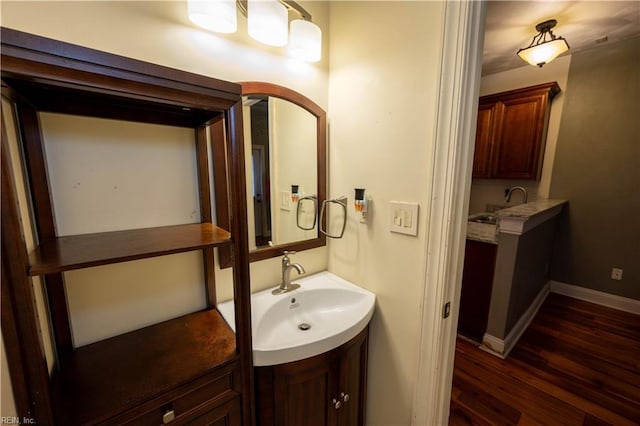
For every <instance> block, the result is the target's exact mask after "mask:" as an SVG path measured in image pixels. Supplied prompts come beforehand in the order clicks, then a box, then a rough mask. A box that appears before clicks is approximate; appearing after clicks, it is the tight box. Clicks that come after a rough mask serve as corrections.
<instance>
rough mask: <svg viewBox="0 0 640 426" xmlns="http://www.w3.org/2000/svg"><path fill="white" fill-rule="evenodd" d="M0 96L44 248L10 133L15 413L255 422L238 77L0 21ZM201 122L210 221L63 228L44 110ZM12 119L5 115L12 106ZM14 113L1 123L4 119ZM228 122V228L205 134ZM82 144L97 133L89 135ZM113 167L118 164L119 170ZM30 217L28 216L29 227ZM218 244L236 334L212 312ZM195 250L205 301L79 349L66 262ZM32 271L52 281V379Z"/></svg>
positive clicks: (69, 419) (200, 156) (8, 330)
mask: <svg viewBox="0 0 640 426" xmlns="http://www.w3.org/2000/svg"><path fill="white" fill-rule="evenodd" d="M1 39H2V96H3V98H4V99H7V100H8V101H9V102H11V104H12V108H13V111H14V116H15V122H16V125H17V126H18V128H19V133H18V134H19V135H20V136H19V138H18V139H19V140H18V145H19V147H18V148H17V149H19V150H21V151H22V153H23V155H24V169H25V171H26V174H27V182H28V184H27V186H28V188H26V191H27V193H28V194H30V198H31V199H30V200H29V202H28V203H29V204H30V205H31V207H32V215H33V221H34V223H35V228H36V229H35V231H36V235H37V241H38V245H37V247H36V249H35V250H33V251H32V252H31V253H29V254H27V250H26V245H25V240H24V235H23V228H22V223H21V217H20V211H19V208H18V203H17V195H16V193H17V181H16V179H15V176H14V175H13V174H12V167H11V166H12V162H11V160H10V159H9V152H8V150H9V148H8V141H7V134H6V132H5V131H3V133H2V168H1V170H2V331H3V336H4V338H5V345H6V348H7V359H8V364H9V368H10V373H11V378H12V384H13V388H14V393H15V399H16V406H17V409H18V415H19V416H20V417H25V418H32V419H33V420H34V421H35V422H36V423H37V424H39V425H64V426H72V425H84V424H92V425H93V424H107V425H120V424H135V425H147V424H148V425H158V424H162V423H172V422H175V423H179V424H226V425H240V424H246V425H251V424H253V423H254V422H255V419H254V410H253V365H252V346H251V326H250V312H251V308H250V286H249V255H248V243H247V224H246V198H245V196H244V194H245V188H246V183H245V173H244V152H243V149H244V148H243V141H242V110H241V109H242V106H241V105H242V104H241V102H242V100H241V87H240V86H239V85H237V84H234V83H229V82H224V81H220V80H216V79H213V78H209V77H205V76H201V75H196V74H191V73H188V72H184V71H180V70H176V69H170V68H166V67H162V66H159V65H155V64H150V63H146V62H141V61H137V60H133V59H129V58H125V57H121V56H116V55H112V54H108V53H104V52H99V51H96V50H92V49H87V48H83V47H79V46H75V45H71V44H67V43H62V42H59V41H56V40H51V39H47V38H43V37H38V36H34V35H31V34H26V33H22V32H19V31H14V30H9V29H6V28H2V37H1ZM41 111H45V112H54V113H63V114H73V115H80V116H90V117H98V118H109V119H114V120H126V121H132V122H142V123H154V124H163V125H168V126H176V127H182V128H191V129H193V130H194V131H193V135H194V144H193V152H194V158H196V159H197V165H198V167H197V185H198V193H199V195H200V209H201V212H200V213H201V214H200V216H201V218H202V223H188V224H181V225H174V226H161V227H154V228H144V229H132V230H126V231H115V232H100V233H93V234H85V235H73V236H58V235H57V231H56V223H55V219H54V212H53V205H52V196H51V193H50V183H49V181H48V175H47V162H46V156H45V152H44V146H43V140H42V135H41V128H40V124H39V115H38V114H39V112H41ZM3 118H4V117H3ZM7 124H13V123H5V122H4V120H3V126H2V127H3V128H6V127H5V126H6V125H7ZM213 125H218V126H219V125H223V126H225V131H226V132H225V133H226V135H227V140H226V141H225V140H220V138H218V139H216V138H212V139H211V143H212V144H219V145H220V146H222V147H223V148H222V152H225V150H226V151H227V153H228V159H229V168H228V169H227V170H225V171H223V173H227V174H228V179H229V182H230V183H229V185H230V191H229V192H230V194H241V195H239V196H237V197H234V196H233V195H230V198H231V199H230V203H229V205H230V210H231V215H232V217H234V218H236V220H234V221H233V222H232V223H231V226H230V227H229V229H222V228H219V227H217V226H216V225H215V224H214V223H213V222H212V216H213V215H212V211H211V188H210V184H209V176H210V174H211V170H210V167H209V163H210V162H209V155H210V154H209V148H208V145H207V138H208V132H209V131H210V128H211V126H213ZM86 143H91V141H90V140H89V141H87V142H86ZM114 173H117V171H114ZM27 226H28V225H27ZM214 247H229V248H230V249H231V250H232V252H233V262H234V263H233V268H234V271H233V272H234V273H233V278H234V284H233V285H234V293H235V312H236V332H235V333H234V332H233V331H232V330H231V329H230V327H229V326H228V324H227V323H226V322H225V321H224V319H223V318H222V316H221V315H220V313H219V312H218V310H217V309H216V303H217V302H216V295H215V275H214V267H215V265H214V261H215V259H214V254H213V253H214V252H213V250H214ZM187 251H200V252H201V254H202V259H203V268H204V271H203V276H204V283H203V285H204V287H205V291H204V292H203V294H205V297H206V300H205V301H204V304H205V305H206V309H204V310H202V311H198V312H192V313H189V314H187V315H183V316H181V317H178V318H174V319H171V320H168V321H164V322H161V323H158V324H154V325H151V326H149V327H145V328H142V329H139V330H135V331H132V332H128V333H125V334H121V335H118V336H115V337H112V338H109V339H106V340H102V341H99V342H96V343H92V344H89V345H86V346H82V347H79V348H76V347H74V346H73V343H72V338H71V330H70V326H69V318H68V307H67V304H66V296H65V287H64V274H63V273H64V272H65V271H69V270H73V269H79V268H88V267H93V266H99V265H107V264H113V263H118V262H125V261H133V260H138V259H144V258H150V257H160V256H165V255H169V254H173V253H181V252H187ZM32 276H42V277H43V279H44V283H45V288H46V292H47V303H48V310H49V315H50V317H51V323H52V329H53V334H54V336H53V338H54V345H55V351H56V359H55V366H54V371H53V374H52V375H51V376H50V374H49V371H48V368H47V364H46V362H45V351H44V347H43V343H42V337H41V334H40V333H41V331H40V328H39V323H38V319H37V317H38V311H37V309H36V302H35V294H34V289H33V284H32V282H31V279H30V278H31V277H32Z"/></svg>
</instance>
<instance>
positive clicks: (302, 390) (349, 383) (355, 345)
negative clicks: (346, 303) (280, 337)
mask: <svg viewBox="0 0 640 426" xmlns="http://www.w3.org/2000/svg"><path fill="white" fill-rule="evenodd" d="M367 346H368V327H367V328H365V329H364V330H363V331H362V332H361V333H360V334H359V335H358V336H356V337H354V338H353V339H352V340H350V341H349V342H347V343H345V344H344V345H342V346H340V347H338V348H336V349H334V350H332V351H330V352H326V353H323V354H320V355H317V356H314V357H312V358H308V359H304V360H300V361H295V362H290V363H286V364H280V365H275V366H266V367H256V368H255V379H256V394H257V395H256V411H257V413H256V417H257V423H258V425H259V426H276V425H277V426H285V425H286V426H298V425H305V426H357V425H364V424H365V420H364V417H365V399H366V373H367Z"/></svg>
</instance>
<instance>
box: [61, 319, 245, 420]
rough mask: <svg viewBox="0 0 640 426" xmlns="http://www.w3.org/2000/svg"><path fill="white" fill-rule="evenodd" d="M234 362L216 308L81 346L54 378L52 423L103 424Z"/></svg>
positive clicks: (229, 336)
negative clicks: (110, 418)
mask: <svg viewBox="0 0 640 426" xmlns="http://www.w3.org/2000/svg"><path fill="white" fill-rule="evenodd" d="M236 359H237V356H236V346H235V334H234V333H233V331H232V330H231V328H230V327H229V326H228V325H227V323H226V322H225V321H224V319H223V318H222V316H221V315H220V313H219V312H218V311H217V310H215V309H212V310H206V311H201V312H196V313H192V314H188V315H185V316H182V317H179V318H175V319H172V320H169V321H165V322H162V323H159V324H155V325H152V326H149V327H146V328H142V329H139V330H135V331H132V332H130V333H126V334H123V335H120V336H116V337H113V338H110V339H106V340H103V341H100V342H97V343H93V344H90V345H87V346H83V347H80V348H78V349H76V350H75V351H74V353H73V354H72V355H70V356H69V357H68V358H65V360H64V361H63V363H62V365H61V366H60V369H59V371H58V372H57V373H56V375H55V376H54V379H53V383H52V390H53V392H52V393H53V401H54V408H55V412H56V418H57V419H58V420H60V421H61V423H60V424H65V425H75V424H85V423H90V424H93V423H94V422H99V421H104V420H106V419H108V418H109V417H112V416H114V415H117V414H120V413H122V412H123V411H125V410H127V409H132V408H134V407H136V406H137V405H139V404H141V403H143V402H145V401H148V400H150V399H152V398H154V397H156V396H158V395H160V394H162V393H163V392H166V391H168V390H171V389H174V388H176V387H177V386H179V385H181V384H184V383H188V382H190V381H192V380H194V379H195V378H197V377H200V376H202V375H203V374H205V373H207V372H210V371H212V370H213V369H215V368H216V367H221V366H223V365H227V364H229V363H230V362H233V361H235V360H236Z"/></svg>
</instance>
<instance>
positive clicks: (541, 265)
mask: <svg viewBox="0 0 640 426" xmlns="http://www.w3.org/2000/svg"><path fill="white" fill-rule="evenodd" d="M560 217H561V216H560ZM556 220H557V217H556V218H553V219H551V220H549V221H547V222H544V223H542V224H541V225H539V226H537V227H535V228H533V229H531V230H530V231H528V232H525V233H524V234H522V235H519V236H518V235H510V234H504V233H501V234H500V236H499V239H500V244H498V254H497V258H496V268H495V272H494V276H493V287H492V289H491V307H490V309H489V321H488V323H487V333H488V334H490V335H492V336H494V337H497V338H499V339H504V338H505V337H506V336H507V335H508V334H509V332H510V331H511V329H513V326H514V325H516V323H517V322H518V320H520V318H521V317H522V315H523V314H524V313H525V312H526V311H527V309H529V307H530V306H531V304H532V303H533V301H534V300H535V298H536V296H537V295H538V294H539V293H540V291H541V290H542V289H543V288H544V286H545V285H546V284H547V282H548V280H549V278H548V272H547V271H548V266H549V264H550V262H551V254H552V250H553V241H554V234H555V230H556Z"/></svg>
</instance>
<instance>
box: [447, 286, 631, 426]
mask: <svg viewBox="0 0 640 426" xmlns="http://www.w3.org/2000/svg"><path fill="white" fill-rule="evenodd" d="M476 346H477V345H474V344H473V343H470V342H468V341H465V340H462V339H458V342H457V345H456V359H455V365H454V373H453V389H452V393H451V413H450V417H449V424H450V425H540V424H548V425H587V426H592V425H593V426H595V425H607V424H609V425H616V426H618V425H640V315H634V314H630V313H626V312H621V311H617V310H614V309H610V308H606V307H603V306H599V305H594V304H592V303H588V302H583V301H580V300H577V299H572V298H569V297H566V296H561V295H558V294H554V293H551V294H550V295H549V296H548V297H547V300H546V301H545V302H544V304H543V305H542V307H541V308H540V311H539V312H538V314H537V316H536V317H535V319H534V320H533V321H532V323H531V325H530V326H529V328H528V329H527V331H526V332H525V333H524V334H523V336H522V338H521V339H520V341H519V342H518V344H517V345H516V347H515V348H514V349H513V350H512V351H511V354H510V355H509V357H508V358H507V359H506V360H502V359H500V358H497V357H495V356H493V355H490V354H488V353H486V352H483V351H481V350H480V349H478V348H477V347H476Z"/></svg>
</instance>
